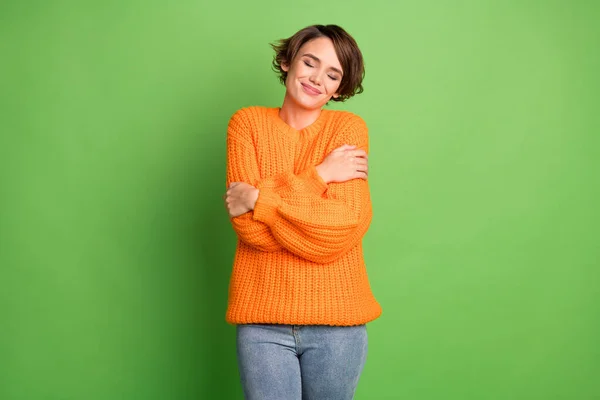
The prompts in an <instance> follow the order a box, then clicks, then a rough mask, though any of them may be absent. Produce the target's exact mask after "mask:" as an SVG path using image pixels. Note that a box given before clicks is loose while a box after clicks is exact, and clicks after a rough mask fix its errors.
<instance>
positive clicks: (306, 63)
mask: <svg viewBox="0 0 600 400" xmlns="http://www.w3.org/2000/svg"><path fill="white" fill-rule="evenodd" d="M304 64H305V65H306V66H307V67H310V68H313V66H312V65H311V64H310V63H308V62H306V61H304Z"/></svg>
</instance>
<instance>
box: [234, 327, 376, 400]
mask: <svg viewBox="0 0 600 400" xmlns="http://www.w3.org/2000/svg"><path fill="white" fill-rule="evenodd" d="M236 341H237V357H238V366H239V370H240V378H241V381H242V387H243V389H244V394H245V397H246V400H351V399H352V398H353V397H354V391H355V390H356V385H357V384H358V379H359V377H360V374H361V372H362V369H363V367H364V364H365V361H366V358H367V347H368V345H367V343H368V340H367V328H366V325H358V326H326V325H274V324H249V325H237V328H236Z"/></svg>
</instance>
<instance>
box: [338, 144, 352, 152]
mask: <svg viewBox="0 0 600 400" xmlns="http://www.w3.org/2000/svg"><path fill="white" fill-rule="evenodd" d="M355 148H356V146H355V145H353V144H344V145H342V146H340V147H338V148H337V149H335V150H334V151H346V150H352V149H355Z"/></svg>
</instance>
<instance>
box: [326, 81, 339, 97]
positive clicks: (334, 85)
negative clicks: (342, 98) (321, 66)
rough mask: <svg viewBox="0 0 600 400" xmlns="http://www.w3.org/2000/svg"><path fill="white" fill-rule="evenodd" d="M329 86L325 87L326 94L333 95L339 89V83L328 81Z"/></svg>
mask: <svg viewBox="0 0 600 400" xmlns="http://www.w3.org/2000/svg"><path fill="white" fill-rule="evenodd" d="M329 82H330V83H329V85H328V86H327V93H329V94H331V95H334V94H335V93H337V91H338V89H339V88H340V81H339V80H337V81H329Z"/></svg>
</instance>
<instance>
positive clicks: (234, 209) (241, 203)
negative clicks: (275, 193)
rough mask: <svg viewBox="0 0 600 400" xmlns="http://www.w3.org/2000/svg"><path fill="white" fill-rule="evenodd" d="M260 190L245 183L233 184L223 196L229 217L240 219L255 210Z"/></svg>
mask: <svg viewBox="0 0 600 400" xmlns="http://www.w3.org/2000/svg"><path fill="white" fill-rule="evenodd" d="M258 192H259V190H258V189H257V188H255V187H254V186H252V185H249V184H247V183H245V182H232V183H231V184H230V185H229V187H228V188H227V192H226V193H225V194H224V195H223V199H224V200H225V207H226V208H227V211H228V212H229V217H231V218H234V217H239V216H240V215H242V214H245V213H247V212H248V211H252V210H254V205H255V204H256V200H257V199H258Z"/></svg>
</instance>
